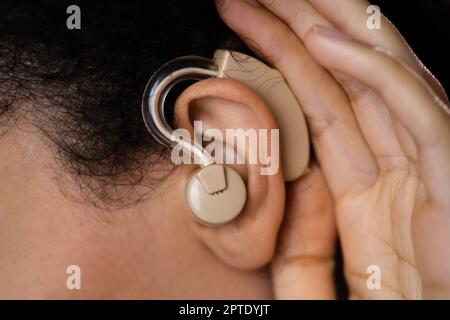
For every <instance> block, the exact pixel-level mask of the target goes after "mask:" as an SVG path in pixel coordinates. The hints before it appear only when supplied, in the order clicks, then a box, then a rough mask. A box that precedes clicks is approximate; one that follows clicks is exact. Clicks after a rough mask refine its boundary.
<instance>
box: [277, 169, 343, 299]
mask: <svg viewBox="0 0 450 320" xmlns="http://www.w3.org/2000/svg"><path fill="white" fill-rule="evenodd" d="M286 194H287V198H286V212H285V217H284V219H285V220H284V222H283V225H282V228H281V230H280V234H279V238H278V246H277V253H276V255H275V256H274V259H273V260H272V265H271V268H272V285H273V290H274V295H275V298H276V299H335V298H336V293H335V288H334V279H333V271H334V250H335V242H336V227H335V222H334V215H333V200H332V197H331V195H330V192H329V190H328V186H327V184H326V182H325V180H324V177H323V175H322V173H321V171H320V169H319V168H318V167H317V166H313V167H312V169H311V170H310V172H309V173H308V174H307V175H306V176H305V177H303V178H302V179H300V180H298V181H295V182H293V183H290V184H288V185H287V190H286Z"/></svg>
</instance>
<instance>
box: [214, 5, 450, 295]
mask: <svg viewBox="0 0 450 320" xmlns="http://www.w3.org/2000/svg"><path fill="white" fill-rule="evenodd" d="M368 5H369V4H368V3H367V2H366V1H362V0H309V1H306V0H261V1H248V2H246V1H243V0H232V1H217V6H218V10H219V12H220V14H221V16H222V18H223V19H224V21H225V22H226V23H227V24H228V25H229V26H230V27H231V28H232V29H233V30H234V31H235V32H237V33H238V34H239V35H240V36H241V37H242V39H244V41H246V42H247V43H248V45H249V46H251V47H252V48H254V49H255V52H256V53H257V54H259V55H260V56H262V57H264V58H266V59H267V60H268V61H269V62H270V63H272V64H273V65H274V66H275V67H276V68H277V69H278V70H280V71H281V72H282V73H283V75H284V76H285V77H286V79H287V80H288V82H289V84H290V86H291V88H292V89H293V91H294V93H295V94H296V96H297V98H298V99H299V101H300V102H301V103H302V105H303V107H304V112H305V114H306V116H307V118H308V122H309V126H310V129H311V133H312V139H313V143H314V147H315V151H316V154H317V156H318V159H319V164H320V168H318V169H317V171H319V172H320V173H317V175H323V177H324V180H323V181H322V180H320V179H317V180H316V183H315V184H313V186H314V188H315V189H317V193H314V190H310V192H311V196H312V197H316V198H320V197H319V192H322V193H323V190H324V188H325V187H324V186H323V184H325V183H326V185H328V186H329V190H330V197H329V198H327V197H324V198H323V200H322V202H323V204H322V206H325V207H328V206H332V207H333V210H332V211H333V212H334V219H335V221H336V229H337V232H338V234H339V238H340V241H341V245H342V250H343V255H344V268H345V277H346V280H347V283H348V285H349V290H350V298H362V299H377V298H382V299H401V298H407V299H417V298H450V280H449V279H450V248H449V247H448V246H447V244H448V243H449V241H450V232H449V231H448V230H450V197H449V196H448V190H449V189H450V166H449V165H448V164H449V162H450V117H449V113H448V110H449V108H448V99H447V97H446V95H445V92H444V90H443V89H442V87H441V86H440V85H439V83H438V82H437V80H436V79H435V78H433V77H432V75H431V74H430V73H429V72H428V71H427V70H426V69H425V68H424V67H423V65H422V64H421V63H420V62H419V61H418V60H417V58H416V57H415V56H414V55H413V53H412V51H411V50H410V48H409V47H408V46H407V45H406V43H405V42H404V40H403V38H402V37H401V35H400V34H399V33H398V31H397V30H396V29H395V27H394V26H393V25H392V24H390V23H389V22H388V21H387V19H386V18H383V22H382V26H383V27H382V30H378V31H370V30H369V29H368V28H366V26H365V23H366V19H367V14H366V9H367V6H368ZM242 15H245V16H246V19H240V18H239V17H242ZM298 183H300V184H301V183H302V182H298ZM292 187H294V188H295V185H294V186H292ZM314 188H310V189H314ZM287 192H288V194H289V189H288V191H287ZM326 199H329V204H328V205H326V204H325V203H324V201H326ZM287 201H288V208H289V202H290V200H289V199H288V200H287ZM308 205H309V203H308V201H306V203H305V206H308ZM302 206H303V205H302V204H301V203H298V204H297V205H294V206H291V207H294V208H296V211H297V213H298V214H299V215H301V213H302V212H303V211H308V212H311V216H310V219H311V220H312V221H315V222H316V223H317V224H319V223H320V221H321V219H324V214H323V213H322V214H318V213H317V214H316V216H315V217H314V211H315V210H308V208H307V209H305V208H303V207H302ZM287 214H288V215H289V214H292V213H289V212H288V213H287ZM300 219H301V218H300ZM315 219H316V220H315ZM325 221H328V218H327V219H325ZM309 223H311V224H313V223H314V222H311V221H310V222H309ZM287 229H288V231H285V232H290V233H300V232H301V231H304V229H302V226H300V222H299V223H298V225H296V224H293V225H291V226H290V227H289V228H287ZM330 233H333V230H332V226H331V224H329V223H324V224H323V229H322V230H321V231H320V232H319V233H313V234H308V233H307V234H305V235H304V237H303V239H302V241H303V242H304V243H309V242H310V241H313V243H314V241H315V242H321V239H320V237H322V239H323V245H322V246H318V247H314V246H311V247H313V248H310V249H311V251H307V250H305V249H304V248H303V247H302V246H301V245H298V246H297V250H295V248H296V246H295V242H294V244H293V246H292V248H293V249H292V250H290V251H289V250H287V251H288V252H289V254H288V256H289V257H290V259H286V257H283V256H282V257H281V258H280V259H283V258H284V260H285V262H284V270H285V271H284V272H285V273H286V274H284V275H283V273H281V275H280V274H278V278H280V277H284V278H289V277H291V278H293V277H294V273H295V272H298V271H299V270H305V269H308V267H309V266H310V264H311V263H310V261H311V257H314V258H313V259H312V260H313V261H314V262H313V263H314V265H315V268H314V271H311V276H310V277H309V279H311V280H310V281H315V283H314V285H311V286H310V287H308V288H305V287H303V286H302V285H303V283H304V282H301V281H299V282H298V283H297V284H296V285H291V286H287V287H286V286H284V287H277V285H276V284H277V277H276V276H275V277H274V279H275V281H274V282H275V288H276V289H277V288H278V289H279V290H275V293H276V295H277V296H280V297H284V298H286V297H287V298H303V297H323V298H331V297H333V294H334V290H333V284H332V283H324V282H327V281H328V282H330V278H331V277H330V276H328V277H327V276H319V275H318V274H320V275H323V274H326V272H327V271H326V270H328V272H330V268H328V267H327V266H328V265H329V264H330V255H331V254H330V253H331V252H332V251H333V247H332V242H330V241H329V239H330V236H329V234H330ZM284 237H293V236H292V235H284ZM326 244H328V246H327V245H326ZM307 261H308V262H307ZM281 263H283V262H281ZM370 265H378V266H379V267H380V268H381V276H382V278H381V279H382V280H381V282H382V283H381V290H368V289H367V286H366V280H367V276H368V275H367V273H366V270H367V267H368V266H370ZM324 270H325V271H324ZM305 272H307V271H305ZM307 284H308V285H309V283H307Z"/></svg>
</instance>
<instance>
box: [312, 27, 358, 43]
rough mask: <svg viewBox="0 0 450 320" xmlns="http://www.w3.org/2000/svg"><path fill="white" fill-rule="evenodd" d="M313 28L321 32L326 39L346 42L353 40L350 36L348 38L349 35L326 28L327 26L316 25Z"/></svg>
mask: <svg viewBox="0 0 450 320" xmlns="http://www.w3.org/2000/svg"><path fill="white" fill-rule="evenodd" d="M313 28H314V31H315V32H319V33H320V34H322V35H324V36H326V37H330V38H334V39H337V40H345V41H349V40H352V38H351V37H350V36H348V35H347V34H345V33H343V32H341V31H339V30H338V29H335V28H330V27H325V26H320V25H315V26H314V27H313Z"/></svg>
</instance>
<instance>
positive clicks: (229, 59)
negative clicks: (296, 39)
mask: <svg viewBox="0 0 450 320" xmlns="http://www.w3.org/2000/svg"><path fill="white" fill-rule="evenodd" d="M211 77H217V78H228V79H233V80H236V81H239V82H240V83H242V84H244V85H246V86H248V87H250V88H251V89H253V90H254V91H256V93H258V94H259V95H260V96H261V97H262V98H263V99H264V101H265V102H266V104H267V105H268V107H269V108H270V110H271V111H272V114H273V116H274V118H275V120H276V121H277V124H278V127H279V128H280V142H281V157H282V161H283V163H282V169H283V173H284V177H285V180H286V181H293V180H296V179H297V178H299V177H300V176H301V175H302V174H303V173H304V172H305V171H306V169H307V166H308V161H309V138H308V130H307V126H306V121H305V118H304V116H303V112H302V109H301V106H300V105H299V103H298V101H297V99H296V98H295V96H294V94H293V93H292V91H291V90H290V88H289V86H288V84H287V83H286V81H285V80H284V78H283V76H282V75H281V74H280V73H279V72H278V71H277V70H275V69H273V68H270V67H269V66H267V65H266V64H264V63H263V62H261V61H259V60H257V59H255V58H252V57H250V56H248V55H245V54H242V53H238V52H232V51H227V50H217V51H216V52H215V54H214V57H213V59H212V60H210V59H206V58H203V57H198V56H185V57H181V58H177V59H174V60H172V61H170V62H168V63H166V64H164V65H163V66H162V67H161V68H159V69H158V70H157V71H156V72H155V73H154V74H153V75H152V77H151V78H150V80H149V82H148V83H147V86H146V88H145V91H144V96H143V99H142V116H143V119H144V123H145V125H146V127H147V129H148V130H149V132H150V134H151V135H152V136H153V137H154V138H155V139H156V140H157V141H158V142H159V143H161V144H163V145H166V146H169V147H174V146H175V145H177V144H181V147H182V148H183V149H184V150H186V151H187V152H189V153H190V154H191V153H193V154H194V155H195V156H196V157H197V158H198V159H199V160H200V168H199V169H198V170H196V171H195V172H194V174H193V175H192V177H191V179H190V181H189V183H188V185H187V188H186V198H187V203H188V205H189V207H190V209H191V212H192V214H193V216H194V218H195V219H196V220H197V221H199V222H200V223H203V224H206V225H222V224H224V223H227V222H230V221H232V220H234V219H235V218H236V217H238V216H239V214H240V212H241V211H242V210H243V208H244V207H245V202H246V198H247V190H246V186H245V183H244V181H243V180H242V178H241V176H240V175H239V174H238V173H237V172H236V171H235V170H234V169H232V168H230V167H229V166H224V165H221V164H216V163H215V161H214V158H213V157H212V156H211V155H210V154H209V153H208V152H207V151H206V150H204V148H203V147H202V146H201V145H198V144H196V143H194V142H193V141H186V140H179V139H176V137H175V136H174V135H173V129H172V128H171V127H170V125H169V122H168V121H167V119H166V116H165V115H166V113H165V112H164V111H165V108H166V107H167V106H166V103H165V101H166V98H167V96H168V93H169V92H170V90H171V89H172V88H173V87H174V86H175V85H176V84H178V83H180V82H182V81H185V80H202V79H207V78H211Z"/></svg>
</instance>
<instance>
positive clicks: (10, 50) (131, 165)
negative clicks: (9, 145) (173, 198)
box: [0, 0, 449, 206]
mask: <svg viewBox="0 0 450 320" xmlns="http://www.w3.org/2000/svg"><path fill="white" fill-rule="evenodd" d="M376 2H378V3H380V2H381V4H382V5H383V6H384V7H388V8H391V9H393V10H394V12H395V7H396V4H392V1H390V3H384V2H383V1H376ZM419 2H420V3H422V4H426V5H427V8H428V9H427V10H425V11H424V12H433V14H437V11H438V9H436V8H437V7H436V5H435V3H436V2H438V1H419ZM395 3H399V1H396V2H395ZM400 3H401V1H400ZM408 3H411V1H408ZM72 4H76V5H78V6H79V7H80V8H81V23H82V28H81V30H68V29H67V27H66V19H67V17H68V14H67V13H66V9H67V7H68V6H69V5H72ZM432 4H434V5H432ZM411 5H413V4H411ZM398 7H400V5H398ZM446 8H447V9H448V6H446ZM416 9H417V10H416V12H419V11H420V10H422V9H421V8H419V7H417V6H416ZM439 10H440V11H439V12H440V13H441V14H442V12H445V10H442V9H439ZM446 12H447V13H448V11H446ZM411 14H412V13H411V11H408V12H405V16H408V17H410V16H411ZM421 14H423V12H421ZM400 17H401V15H400ZM391 18H393V20H394V22H398V20H399V19H395V17H391ZM424 19H425V20H426V21H428V22H431V23H433V24H432V25H431V26H430V25H429V26H428V27H433V26H436V24H437V23H439V24H443V23H444V22H443V20H440V19H435V18H434V17H431V18H430V17H428V18H424ZM400 20H401V19H400ZM446 21H447V20H445V23H446ZM402 28H403V29H402ZM418 28H421V30H425V31H423V32H426V30H427V28H425V29H424V28H423V26H420V27H418ZM400 29H401V31H405V30H404V29H406V31H407V32H406V33H408V32H409V33H410V32H413V31H414V29H411V30H410V29H407V27H406V28H405V27H404V26H403V25H400ZM416 29H417V28H416ZM441 30H445V29H441ZM443 32H447V31H443ZM435 36H436V34H435ZM421 37H422V35H421ZM407 38H408V34H407ZM418 38H420V37H418ZM423 38H424V39H425V38H427V39H429V37H426V35H423ZM413 40H414V37H413ZM419 40H420V39H419ZM414 44H416V46H414ZM220 47H222V48H228V49H239V50H241V51H242V50H246V49H245V47H244V46H243V44H242V43H241V42H240V41H239V39H238V38H237V37H236V35H234V34H233V33H232V32H231V31H230V30H229V29H228V28H227V27H226V26H225V25H224V24H223V23H222V21H221V20H220V18H219V16H218V15H217V13H216V10H215V7H214V3H213V1H212V0H195V1H193V0H150V1H132V0H129V1H116V2H111V1H98V0H89V1H75V0H72V1H65V0H53V1H52V0H34V1H31V0H30V1H23V0H1V2H0V130H1V129H2V128H3V129H5V128H9V127H11V126H12V125H14V123H15V121H17V120H20V119H23V118H24V117H26V119H27V120H29V121H30V122H31V123H32V124H33V125H35V126H36V127H37V128H39V129H40V130H41V131H42V133H43V134H44V135H43V136H44V137H47V138H48V139H49V140H50V141H51V142H52V145H53V146H54V147H55V157H56V159H57V160H58V163H60V164H61V166H62V167H63V168H64V169H65V170H66V171H68V172H70V173H71V175H69V176H70V177H74V178H75V179H76V181H77V182H78V184H79V185H80V186H81V189H82V190H84V193H85V195H86V196H87V200H89V201H90V202H91V203H93V204H95V205H102V206H103V205H105V204H108V205H113V206H114V205H117V204H118V203H121V204H123V202H124V201H126V202H127V203H132V202H133V201H135V200H136V199H137V198H136V197H133V196H130V195H131V193H130V192H122V191H123V190H129V188H128V187H130V186H131V187H132V186H138V185H140V184H142V182H143V178H144V177H145V176H146V174H147V173H148V170H152V168H157V169H155V171H156V170H160V171H161V167H160V166H157V167H156V165H157V164H162V163H165V162H166V161H164V160H165V157H166V156H167V150H165V149H164V148H163V147H161V146H159V144H158V143H156V141H154V140H153V139H152V137H151V136H150V135H149V133H148V132H147V130H146V128H145V127H144V124H143V121H142V119H141V111H140V102H141V95H142V92H143V90H144V86H145V84H146V82H147V80H148V78H149V76H150V75H151V74H152V72H153V71H154V70H155V68H157V67H158V66H160V65H161V64H163V63H164V62H166V61H168V60H171V59H173V58H175V57H178V56H181V55H188V54H196V55H201V56H206V57H208V56H212V54H213V52H214V50H215V49H217V48H220ZM413 47H415V49H417V48H419V49H423V46H421V45H420V43H419V45H417V42H416V43H414V42H413ZM424 50H425V53H427V52H428V53H433V50H432V49H431V48H427V47H425V49H424ZM424 50H419V51H424ZM442 50H447V49H442ZM442 50H441V54H442V55H443V56H442V61H441V65H439V59H433V58H431V57H426V58H425V63H428V62H429V63H430V64H431V66H432V68H431V69H433V68H434V69H435V70H438V69H439V68H441V67H443V66H444V67H445V66H446V65H447V64H446V63H445V64H444V62H443V61H444V58H445V57H448V56H449V55H448V51H446V52H445V51H442ZM421 53H423V52H421ZM438 76H440V77H443V75H442V74H438ZM149 187H150V190H151V186H149ZM132 189H133V188H132ZM138 197H140V195H139V196H138Z"/></svg>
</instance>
